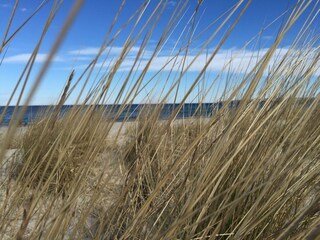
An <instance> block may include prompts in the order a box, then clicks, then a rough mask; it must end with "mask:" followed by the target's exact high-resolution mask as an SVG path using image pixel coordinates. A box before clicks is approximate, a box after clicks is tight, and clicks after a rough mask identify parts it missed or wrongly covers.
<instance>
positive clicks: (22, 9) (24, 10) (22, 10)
mask: <svg viewBox="0 0 320 240" xmlns="http://www.w3.org/2000/svg"><path fill="white" fill-rule="evenodd" d="M27 10H28V9H27V8H21V9H20V11H21V12H26V11H27Z"/></svg>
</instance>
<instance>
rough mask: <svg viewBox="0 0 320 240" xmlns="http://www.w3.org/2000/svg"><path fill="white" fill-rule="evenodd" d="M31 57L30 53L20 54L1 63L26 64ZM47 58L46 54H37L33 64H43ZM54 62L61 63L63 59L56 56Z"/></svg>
mask: <svg viewBox="0 0 320 240" xmlns="http://www.w3.org/2000/svg"><path fill="white" fill-rule="evenodd" d="M31 55H32V54H31V53H22V54H18V55H13V56H10V57H6V58H4V59H3V63H27V62H28V60H29V59H30V57H31ZM47 57H48V54H45V53H38V54H37V57H36V60H35V62H36V63H41V62H44V61H45V60H46V59H47ZM54 61H55V62H62V61H63V59H62V58H61V57H59V56H56V57H55V58H54Z"/></svg>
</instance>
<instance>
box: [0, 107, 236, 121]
mask: <svg viewBox="0 0 320 240" xmlns="http://www.w3.org/2000/svg"><path fill="white" fill-rule="evenodd" d="M238 104H239V101H234V102H232V103H231V104H230V106H229V107H237V106H238ZM156 106H157V105H156V104H132V105H130V106H129V105H128V106H125V107H124V110H123V111H122V112H121V114H120V115H118V112H119V109H120V108H121V105H103V106H96V107H97V108H101V107H102V108H103V109H104V110H105V114H106V117H108V118H110V119H114V118H116V116H117V115H118V117H117V118H116V121H123V120H125V119H126V120H135V119H137V117H138V116H139V113H140V112H141V109H143V108H145V107H147V109H151V110H152V109H154V108H155V107H156ZM178 106H179V104H164V105H163V106H162V110H161V113H160V119H167V118H169V117H170V116H171V114H172V113H173V112H174V111H175V110H176V109H177V107H178ZM222 106H223V103H222V102H219V103H202V104H200V105H199V104H198V103H185V104H183V106H182V108H181V109H180V111H179V112H178V114H177V118H189V117H193V116H203V117H209V116H211V115H212V114H213V113H214V112H215V111H217V110H219V109H220V108H221V107H222ZM72 107H73V106H72V105H65V106H63V107H62V109H61V111H60V117H63V115H64V114H65V113H67V112H68V111H69V110H70V109H71V108H72ZM14 109H15V107H14V106H9V107H8V108H7V110H6V112H5V114H4V118H3V120H2V122H1V125H8V124H9V123H10V121H11V119H12V116H13V112H14ZM50 109H53V108H52V106H46V105H42V106H29V107H28V108H27V111H26V113H25V114H24V117H23V119H22V121H21V124H23V125H26V124H29V123H32V122H34V121H36V120H37V118H40V117H41V116H43V115H44V114H45V113H46V112H47V113H48V111H50ZM4 110H5V107H0V114H2V113H3V111H4ZM17 110H18V111H19V110H21V107H18V109H17Z"/></svg>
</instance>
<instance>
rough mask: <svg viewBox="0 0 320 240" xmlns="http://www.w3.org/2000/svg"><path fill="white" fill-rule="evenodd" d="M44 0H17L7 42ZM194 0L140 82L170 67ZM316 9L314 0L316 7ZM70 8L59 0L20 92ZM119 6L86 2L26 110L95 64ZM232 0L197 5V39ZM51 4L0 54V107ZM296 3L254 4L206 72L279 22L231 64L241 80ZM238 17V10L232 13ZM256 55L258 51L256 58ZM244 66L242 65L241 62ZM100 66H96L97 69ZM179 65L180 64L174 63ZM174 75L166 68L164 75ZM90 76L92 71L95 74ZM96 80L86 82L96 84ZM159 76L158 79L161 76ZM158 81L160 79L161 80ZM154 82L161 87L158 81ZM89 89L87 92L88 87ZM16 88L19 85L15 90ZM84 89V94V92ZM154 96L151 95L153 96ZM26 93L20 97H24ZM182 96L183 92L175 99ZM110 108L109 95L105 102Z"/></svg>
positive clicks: (113, 53) (117, 1)
mask: <svg viewBox="0 0 320 240" xmlns="http://www.w3.org/2000/svg"><path fill="white" fill-rule="evenodd" d="M41 2H42V0H32V1H31V0H20V1H19V4H18V7H17V13H16V15H15V17H14V19H13V21H12V25H11V28H10V30H9V36H10V35H11V34H12V33H14V31H15V30H16V29H17V28H18V27H19V26H20V25H21V24H22V23H23V22H24V21H25V20H26V19H27V18H28V17H29V16H30V15H31V14H32V13H33V12H34V11H35V9H37V7H38V6H39V5H40V4H41ZM144 2H145V1H143V0H127V1H126V4H125V5H124V7H123V11H122V12H121V13H120V15H119V18H118V20H117V22H116V24H115V25H114V28H113V31H112V32H111V35H110V37H109V39H111V37H112V36H113V35H114V34H116V32H117V31H118V30H119V29H121V26H123V25H124V24H125V23H126V21H127V20H128V18H129V17H130V16H131V15H132V14H133V13H134V12H135V11H136V10H137V9H138V8H139V7H140V6H141V5H142V4H143V3H144ZM197 2H198V0H190V1H189V3H188V4H187V7H186V9H185V10H184V12H183V14H182V16H181V18H180V20H179V22H178V24H177V25H176V27H175V28H174V29H173V31H172V32H171V34H170V37H169V38H168V39H167V41H166V42H165V44H164V45H163V47H162V48H161V51H160V52H159V54H158V55H157V56H156V58H155V59H154V61H153V63H152V64H151V65H150V68H149V71H148V73H147V75H146V78H148V77H149V78H150V77H152V76H153V74H154V73H155V72H157V71H158V70H159V69H160V68H161V67H162V66H163V64H165V63H166V62H167V61H168V57H170V55H172V52H175V51H177V48H175V47H177V46H179V43H180V42H182V41H183V38H180V33H181V32H183V31H184V29H185V27H186V26H187V25H188V20H189V19H190V16H191V15H192V13H193V12H194V10H195V9H196V6H197ZM314 2H316V1H314ZM74 3H75V1H73V0H65V1H64V2H63V3H62V5H61V8H60V9H59V11H58V12H57V15H56V16H55V18H54V19H53V22H52V24H51V25H50V27H49V29H48V32H47V33H46V35H45V37H44V40H43V42H42V44H41V46H40V50H39V53H38V56H37V58H36V62H35V65H34V68H33V70H32V72H31V75H30V80H29V82H28V83H27V86H26V90H27V91H26V94H27V93H28V90H29V89H30V87H31V86H32V83H33V81H34V79H35V77H36V76H37V74H38V72H39V70H40V69H41V67H42V66H43V63H44V61H45V60H46V58H47V56H48V53H49V52H50V49H51V48H52V45H53V43H54V41H55V39H56V37H57V36H58V34H59V32H60V30H61V27H62V26H63V24H64V22H65V20H66V18H67V16H68V15H69V12H70V10H71V9H72V6H73V4H74ZM121 3H122V0H85V1H84V5H83V6H82V8H81V10H80V12H79V13H78V15H77V17H76V19H75V21H74V23H73V25H72V26H71V27H70V29H69V31H68V33H67V36H66V37H65V39H64V41H63V43H62V45H61V47H60V48H59V51H58V52H57V54H56V56H55V58H54V60H53V62H52V64H51V66H50V68H49V70H48V72H47V73H46V75H45V77H44V79H43V81H42V83H41V85H40V87H39V89H38V91H37V93H36V94H35V95H34V97H33V99H32V102H31V104H33V105H45V104H54V103H55V102H56V101H57V98H58V96H59V94H60V92H61V90H62V88H63V86H64V84H65V82H66V80H67V78H68V75H69V74H70V71H71V70H72V69H75V79H76V78H77V77H79V76H80V75H81V73H82V71H83V70H84V69H85V67H86V66H87V65H88V63H89V62H90V61H91V60H92V59H93V58H94V57H95V55H96V54H97V52H98V51H99V49H100V46H101V44H102V42H103V40H104V38H105V36H106V34H107V32H108V29H109V27H110V25H111V24H112V22H113V19H114V17H115V15H116V13H117V10H118V9H119V7H120V5H121ZM158 3H159V1H158V0H157V1H156V0H151V1H150V3H149V5H148V7H147V8H146V10H145V12H144V14H143V15H142V17H141V21H140V22H139V24H138V25H137V28H136V30H135V31H134V32H133V34H132V36H135V35H136V34H137V33H138V32H139V29H141V27H142V26H143V25H142V23H144V22H146V21H147V19H148V16H149V15H150V14H151V12H152V11H153V10H154V9H155V7H156V6H157V4H158ZM236 3H237V1H236V0H229V1H225V0H203V2H202V4H201V7H200V8H199V11H198V15H197V21H196V25H195V35H197V34H199V33H201V32H202V30H203V29H205V28H206V26H208V25H209V24H210V23H212V22H213V21H214V20H215V19H217V18H218V17H219V16H220V15H221V14H223V13H224V12H226V11H227V10H228V9H230V8H231V7H232V6H234V4H236ZM14 4H15V0H0V39H1V40H2V39H3V36H4V34H5V31H6V27H7V24H8V22H9V19H10V15H11V12H12V10H13V7H14ZM53 4H54V0H48V1H47V3H46V4H45V5H44V6H43V8H42V9H41V10H40V11H39V12H38V13H37V14H36V15H35V16H34V17H33V18H32V19H31V20H30V21H29V22H28V23H27V24H26V25H25V26H24V27H23V28H22V30H21V31H19V32H18V33H17V35H16V36H15V38H14V39H13V40H12V41H11V42H10V44H9V45H8V47H7V48H5V49H4V50H3V51H2V53H1V54H0V58H1V59H3V60H2V64H1V66H0V82H1V88H0V105H5V104H6V103H7V101H8V99H9V97H10V94H11V92H12V90H13V89H14V86H15V84H16V82H17V81H18V79H19V77H20V75H21V73H22V71H23V68H24V67H25V65H26V63H27V61H28V59H29V58H30V55H31V53H32V51H33V50H34V48H35V46H36V44H37V42H38V40H39V38H40V36H41V33H42V31H43V28H44V26H45V23H46V20H47V18H48V15H49V13H50V10H51V8H52V6H53ZM177 4H178V0H168V2H167V5H166V7H165V9H164V11H163V15H162V16H161V18H160V19H159V21H158V23H157V25H156V27H155V29H154V31H153V33H152V35H151V37H150V41H149V42H148V44H147V46H146V50H145V53H144V54H145V55H144V58H145V59H143V60H142V61H141V64H140V66H139V67H138V70H142V69H143V68H144V66H145V65H146V64H147V60H148V57H150V56H151V54H152V52H153V50H154V49H155V48H156V45H157V42H158V41H159V39H160V38H161V36H162V33H163V32H164V31H165V29H166V28H167V23H168V21H169V19H170V17H171V16H172V13H173V12H174V10H175V8H176V6H177ZM294 4H295V1H293V0H253V1H252V3H251V4H250V6H249V7H248V9H247V11H246V12H245V14H244V15H243V16H242V17H241V19H240V21H239V23H238V24H237V25H236V27H235V28H234V30H233V31H232V33H231V35H230V36H229V38H228V39H227V41H226V42H225V43H224V44H223V46H222V48H221V49H220V51H219V52H218V54H217V55H216V57H215V59H214V61H213V63H212V64H210V66H209V70H210V71H211V72H212V73H213V74H214V73H216V74H217V73H219V72H220V71H221V69H222V68H223V66H224V64H225V62H226V60H227V59H229V58H230V57H231V56H233V55H234V54H235V53H236V52H237V51H239V49H241V48H242V47H243V46H244V45H245V44H246V43H247V42H248V41H249V40H250V39H251V38H252V37H254V36H256V35H257V33H258V32H259V31H261V29H263V28H264V27H266V26H268V24H270V23H271V22H272V21H274V20H275V19H277V18H278V17H279V16H282V18H279V19H278V20H277V21H276V22H275V23H274V24H273V25H271V26H270V27H268V29H266V30H265V31H264V32H263V33H262V34H261V36H260V37H259V38H257V39H256V40H255V41H253V42H252V44H250V45H249V46H248V47H247V48H246V50H245V51H243V52H241V54H240V55H239V56H238V57H237V58H236V59H235V62H234V65H235V66H238V68H235V69H234V71H235V72H238V73H239V74H241V73H243V71H244V70H243V69H241V68H240V67H239V66H240V65H241V63H243V62H246V61H248V59H250V57H251V56H254V55H258V54H260V55H261V54H262V53H263V52H266V51H267V49H268V47H270V46H271V44H272V43H273V41H274V40H275V37H276V35H277V33H278V31H279V27H280V26H281V23H282V20H283V18H284V17H286V16H287V15H288V13H286V10H288V9H290V8H291V7H292V6H293V5H294ZM314 6H315V3H312V4H311V5H310V6H309V7H308V10H310V9H312V7H314ZM237 13H239V11H238V12H237ZM306 17H307V13H305V14H303V15H302V16H301V18H300V19H299V20H298V21H297V22H296V24H295V25H294V26H293V27H292V29H291V30H290V31H289V32H288V34H287V36H286V38H285V39H284V40H283V42H282V43H281V44H280V46H279V49H278V50H277V51H278V53H279V54H281V53H284V52H285V50H286V49H287V47H288V46H290V44H291V42H292V41H293V39H294V37H295V36H296V34H297V33H298V32H299V30H300V28H301V26H302V25H303V23H304V20H305V19H306ZM234 19H235V16H234V17H232V18H231V19H230V21H228V22H227V23H226V25H225V26H224V28H222V29H221V30H220V32H219V33H218V34H217V35H216V37H215V38H214V39H213V40H212V41H211V42H210V44H209V45H208V46H207V48H206V53H211V52H212V51H213V50H214V49H215V47H216V46H217V44H218V43H219V41H220V40H221V38H222V36H223V34H224V33H225V32H226V29H227V28H228V27H230V26H231V24H232V22H233V21H234ZM222 21H223V19H222V20H219V21H218V22H217V23H216V24H214V25H213V26H212V27H211V28H210V29H208V30H207V31H206V32H205V33H203V34H201V35H200V36H199V37H198V38H197V39H196V40H195V41H194V42H193V43H192V44H191V46H190V50H189V51H190V52H189V55H190V56H188V59H187V62H190V61H191V60H192V58H193V57H194V56H195V54H196V53H197V52H198V51H199V49H200V48H201V46H203V44H204V43H205V42H206V41H207V40H208V39H209V37H210V36H211V35H212V34H213V32H214V31H215V30H216V29H217V28H218V26H219V24H221V23H222ZM132 29H133V23H129V24H128V25H127V26H126V27H125V28H124V29H123V31H122V32H121V33H120V34H119V36H118V37H117V39H116V40H115V41H114V43H113V47H112V48H111V50H110V54H109V56H108V59H107V60H106V63H107V64H105V65H104V69H107V66H106V65H108V63H110V64H111V63H113V61H114V59H116V58H117V57H118V56H119V54H120V53H121V51H122V49H123V44H124V42H125V40H126V39H127V37H128V35H129V34H130V32H131V30H132ZM312 29H314V31H315V32H317V33H318V32H319V26H318V25H317V21H315V23H314V24H313V26H312ZM146 33H147V32H146V31H145V33H144V34H142V36H141V37H140V38H138V39H137V41H136V42H135V44H134V46H133V47H132V49H131V51H130V52H129V54H128V57H127V59H126V61H124V62H123V64H122V65H121V67H120V69H119V71H118V73H117V75H116V76H115V78H116V81H114V82H115V85H114V88H115V89H117V86H116V85H117V82H118V83H120V82H121V81H122V79H121V76H123V74H125V73H126V72H128V71H129V70H130V68H131V66H132V64H133V60H134V57H135V56H136V55H137V53H138V51H139V46H140V44H141V43H142V41H143V37H144V36H145V34H146ZM258 50H259V51H258ZM206 57H207V55H206V54H205V52H203V54H201V55H200V56H199V58H198V59H197V61H196V62H195V63H194V64H193V65H192V66H191V67H190V69H189V72H188V74H187V76H186V81H185V82H184V86H183V88H184V89H187V88H188V86H189V85H190V84H191V82H192V80H193V79H194V78H195V77H196V76H197V75H198V74H199V71H201V69H202V68H203V63H204V62H205V61H206ZM246 59H247V60H246ZM102 60H103V59H101V60H100V61H98V63H97V69H96V72H97V71H98V67H99V66H102ZM180 60H181V59H180ZM170 68H172V65H169V66H168V67H167V69H166V68H165V69H164V72H165V71H167V70H168V69H170ZM173 69H174V70H175V71H179V69H178V68H175V67H173ZM94 73H95V72H94ZM94 76H95V75H93V76H92V78H91V79H92V80H90V81H94ZM162 76H163V75H162ZM163 78H164V77H163ZM159 81H164V80H163V79H160V80H159ZM88 86H89V85H88ZM19 89H21V85H20V86H19ZM87 89H88V88H87ZM150 89H152V87H151V86H150V88H149V89H148V88H146V91H148V90H149V91H150ZM80 90H81V88H80V87H78V88H77V89H76V91H75V93H74V94H73V95H71V96H70V98H69V99H68V101H67V103H68V104H73V103H74V102H75V100H76V98H77V94H79V92H80ZM157 91H160V89H156V90H155V92H157ZM26 94H25V95H26ZM181 94H182V93H181ZM16 101H17V95H16V96H15V97H14V99H13V101H12V103H11V104H13V105H14V104H15V102H16ZM109 101H111V102H112V96H111V98H110V100H109ZM136 101H138V102H139V101H143V96H141V97H140V98H137V99H136Z"/></svg>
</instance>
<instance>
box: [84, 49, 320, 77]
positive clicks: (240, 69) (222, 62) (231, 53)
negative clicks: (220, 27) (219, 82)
mask: <svg viewBox="0 0 320 240" xmlns="http://www.w3.org/2000/svg"><path fill="white" fill-rule="evenodd" d="M267 51H268V49H260V50H259V51H257V50H256V51H251V50H244V51H241V52H239V50H236V49H226V50H221V51H220V52H218V53H217V54H216V56H215V57H214V59H213V60H212V62H211V63H210V64H209V66H208V68H207V70H209V71H214V72H220V71H222V70H223V69H224V71H227V70H228V69H229V68H228V67H226V68H225V66H226V64H227V63H228V62H229V61H230V60H231V59H232V62H231V64H230V66H231V71H232V72H233V73H245V72H246V71H250V70H251V69H252V68H253V67H254V66H255V65H256V63H257V62H258V61H259V60H260V59H261V57H262V56H264V55H265V54H266V53H267ZM287 51H288V48H279V49H277V50H276V51H275V53H274V56H273V57H272V58H271V60H270V62H269V64H268V66H267V68H266V69H268V68H269V67H272V65H273V64H277V63H279V61H280V60H281V59H282V57H284V55H285V54H286V53H287ZM211 52H212V51H211ZM296 53H297V54H298V51H297V52H296ZM293 54H295V52H293ZM194 57H195V55H189V56H187V57H186V63H187V64H186V66H187V65H188V64H190V63H191V62H192V60H193V59H194ZM301 57H302V56H301ZM309 57H311V58H312V54H311V55H310V56H309ZM313 57H314V56H313ZM171 58H172V57H170V56H157V57H155V58H154V59H153V61H152V63H151V65H150V67H149V68H148V71H159V70H160V69H162V68H163V67H164V66H165V65H166V63H168V61H169V60H170V59H171ZM207 58H208V56H207V55H206V54H200V55H199V57H198V58H197V59H196V61H195V62H194V63H193V64H192V65H191V67H190V68H189V70H188V72H200V71H201V70H202V69H203V68H204V66H205V64H206V62H207ZM302 58H303V59H304V60H305V62H304V63H305V64H306V65H307V66H308V64H311V61H310V60H307V59H306V57H302ZM183 59H184V57H183V56H178V57H177V61H176V65H175V66H173V63H174V61H171V62H170V63H169V64H168V65H167V66H165V67H164V69H163V70H162V71H170V70H173V71H178V70H179V71H180V70H181V69H179V65H180V63H181V62H182V61H183ZM113 63H114V60H109V61H107V62H105V63H104V66H105V67H107V66H109V65H111V66H112V64H113ZM147 63H148V59H146V58H144V59H142V60H141V61H140V62H139V64H137V65H139V66H138V67H137V65H136V69H137V70H143V69H144V68H145V67H146V66H147ZM101 65H102V62H99V63H97V64H96V67H101ZM133 65H134V59H133V58H126V59H125V60H124V61H123V62H122V64H121V66H120V69H119V70H120V71H129V70H130V69H131V68H132V66H133ZM80 67H85V65H82V66H80ZM317 67H318V70H317V71H316V72H315V74H316V75H319V73H320V69H319V66H317Z"/></svg>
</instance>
